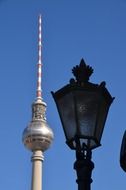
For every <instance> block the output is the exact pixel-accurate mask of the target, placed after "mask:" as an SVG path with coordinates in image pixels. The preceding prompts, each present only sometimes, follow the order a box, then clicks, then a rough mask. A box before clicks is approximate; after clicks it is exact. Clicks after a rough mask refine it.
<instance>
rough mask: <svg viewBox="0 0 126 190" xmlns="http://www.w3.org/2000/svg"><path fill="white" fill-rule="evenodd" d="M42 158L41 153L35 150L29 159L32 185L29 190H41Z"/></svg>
mask: <svg viewBox="0 0 126 190" xmlns="http://www.w3.org/2000/svg"><path fill="white" fill-rule="evenodd" d="M43 160H44V156H43V153H42V151H39V150H36V151H34V152H33V155H32V157H31V161H32V184H31V190H42V164H43Z"/></svg>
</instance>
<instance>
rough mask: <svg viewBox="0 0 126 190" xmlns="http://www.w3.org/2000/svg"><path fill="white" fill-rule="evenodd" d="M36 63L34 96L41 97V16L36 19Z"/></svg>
mask: <svg viewBox="0 0 126 190" xmlns="http://www.w3.org/2000/svg"><path fill="white" fill-rule="evenodd" d="M38 23H39V24H38V64H37V91H36V98H37V100H38V99H42V88H41V86H42V17H41V14H40V15H39V20H38Z"/></svg>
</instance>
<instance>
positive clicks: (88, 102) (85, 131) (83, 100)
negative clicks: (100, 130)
mask: <svg viewBox="0 0 126 190" xmlns="http://www.w3.org/2000/svg"><path fill="white" fill-rule="evenodd" d="M75 94H76V95H75V97H76V107H77V118H78V127H79V131H80V135H81V136H83V137H85V138H86V137H88V138H90V137H94V131H95V124H96V117H97V111H98V104H99V94H98V93H96V92H90V91H77V92H76V93H75Z"/></svg>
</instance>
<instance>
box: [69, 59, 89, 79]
mask: <svg viewBox="0 0 126 190" xmlns="http://www.w3.org/2000/svg"><path fill="white" fill-rule="evenodd" d="M72 73H73V75H74V76H75V78H76V80H77V82H78V83H82V82H88V81H89V77H90V76H91V74H92V73H93V68H92V67H90V66H89V65H86V63H85V61H84V59H81V61H80V64H79V65H76V66H75V67H73V69H72Z"/></svg>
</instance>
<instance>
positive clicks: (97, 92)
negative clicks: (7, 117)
mask: <svg viewBox="0 0 126 190" xmlns="http://www.w3.org/2000/svg"><path fill="white" fill-rule="evenodd" d="M72 73H73V75H74V76H75V79H71V80H70V83H69V84H68V85H66V86H64V87H63V88H61V89H60V90H58V91H56V92H52V95H53V98H54V100H55V103H56V105H57V109H58V112H59V116H60V119H61V123H62V126H63V130H64V133H65V137H66V143H67V145H68V146H69V147H70V148H71V149H74V150H75V151H76V162H75V163H74V169H75V170H76V172H77V183H78V190H90V184H91V182H92V179H91V173H92V169H93V168H94V163H93V162H92V161H91V154H92V149H94V148H96V147H98V146H100V140H101V136H102V133H103V129H104V125H105V121H106V118H107V114H108V110H109V107H110V105H111V103H112V101H113V99H114V98H112V96H111V95H110V93H109V92H108V90H107V89H106V88H105V82H102V83H101V84H100V85H98V84H93V83H90V82H89V77H90V76H91V74H92V73H93V69H92V67H90V66H89V65H86V64H85V62H84V60H83V59H82V60H81V62H80V65H77V66H75V67H73V69H72Z"/></svg>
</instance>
